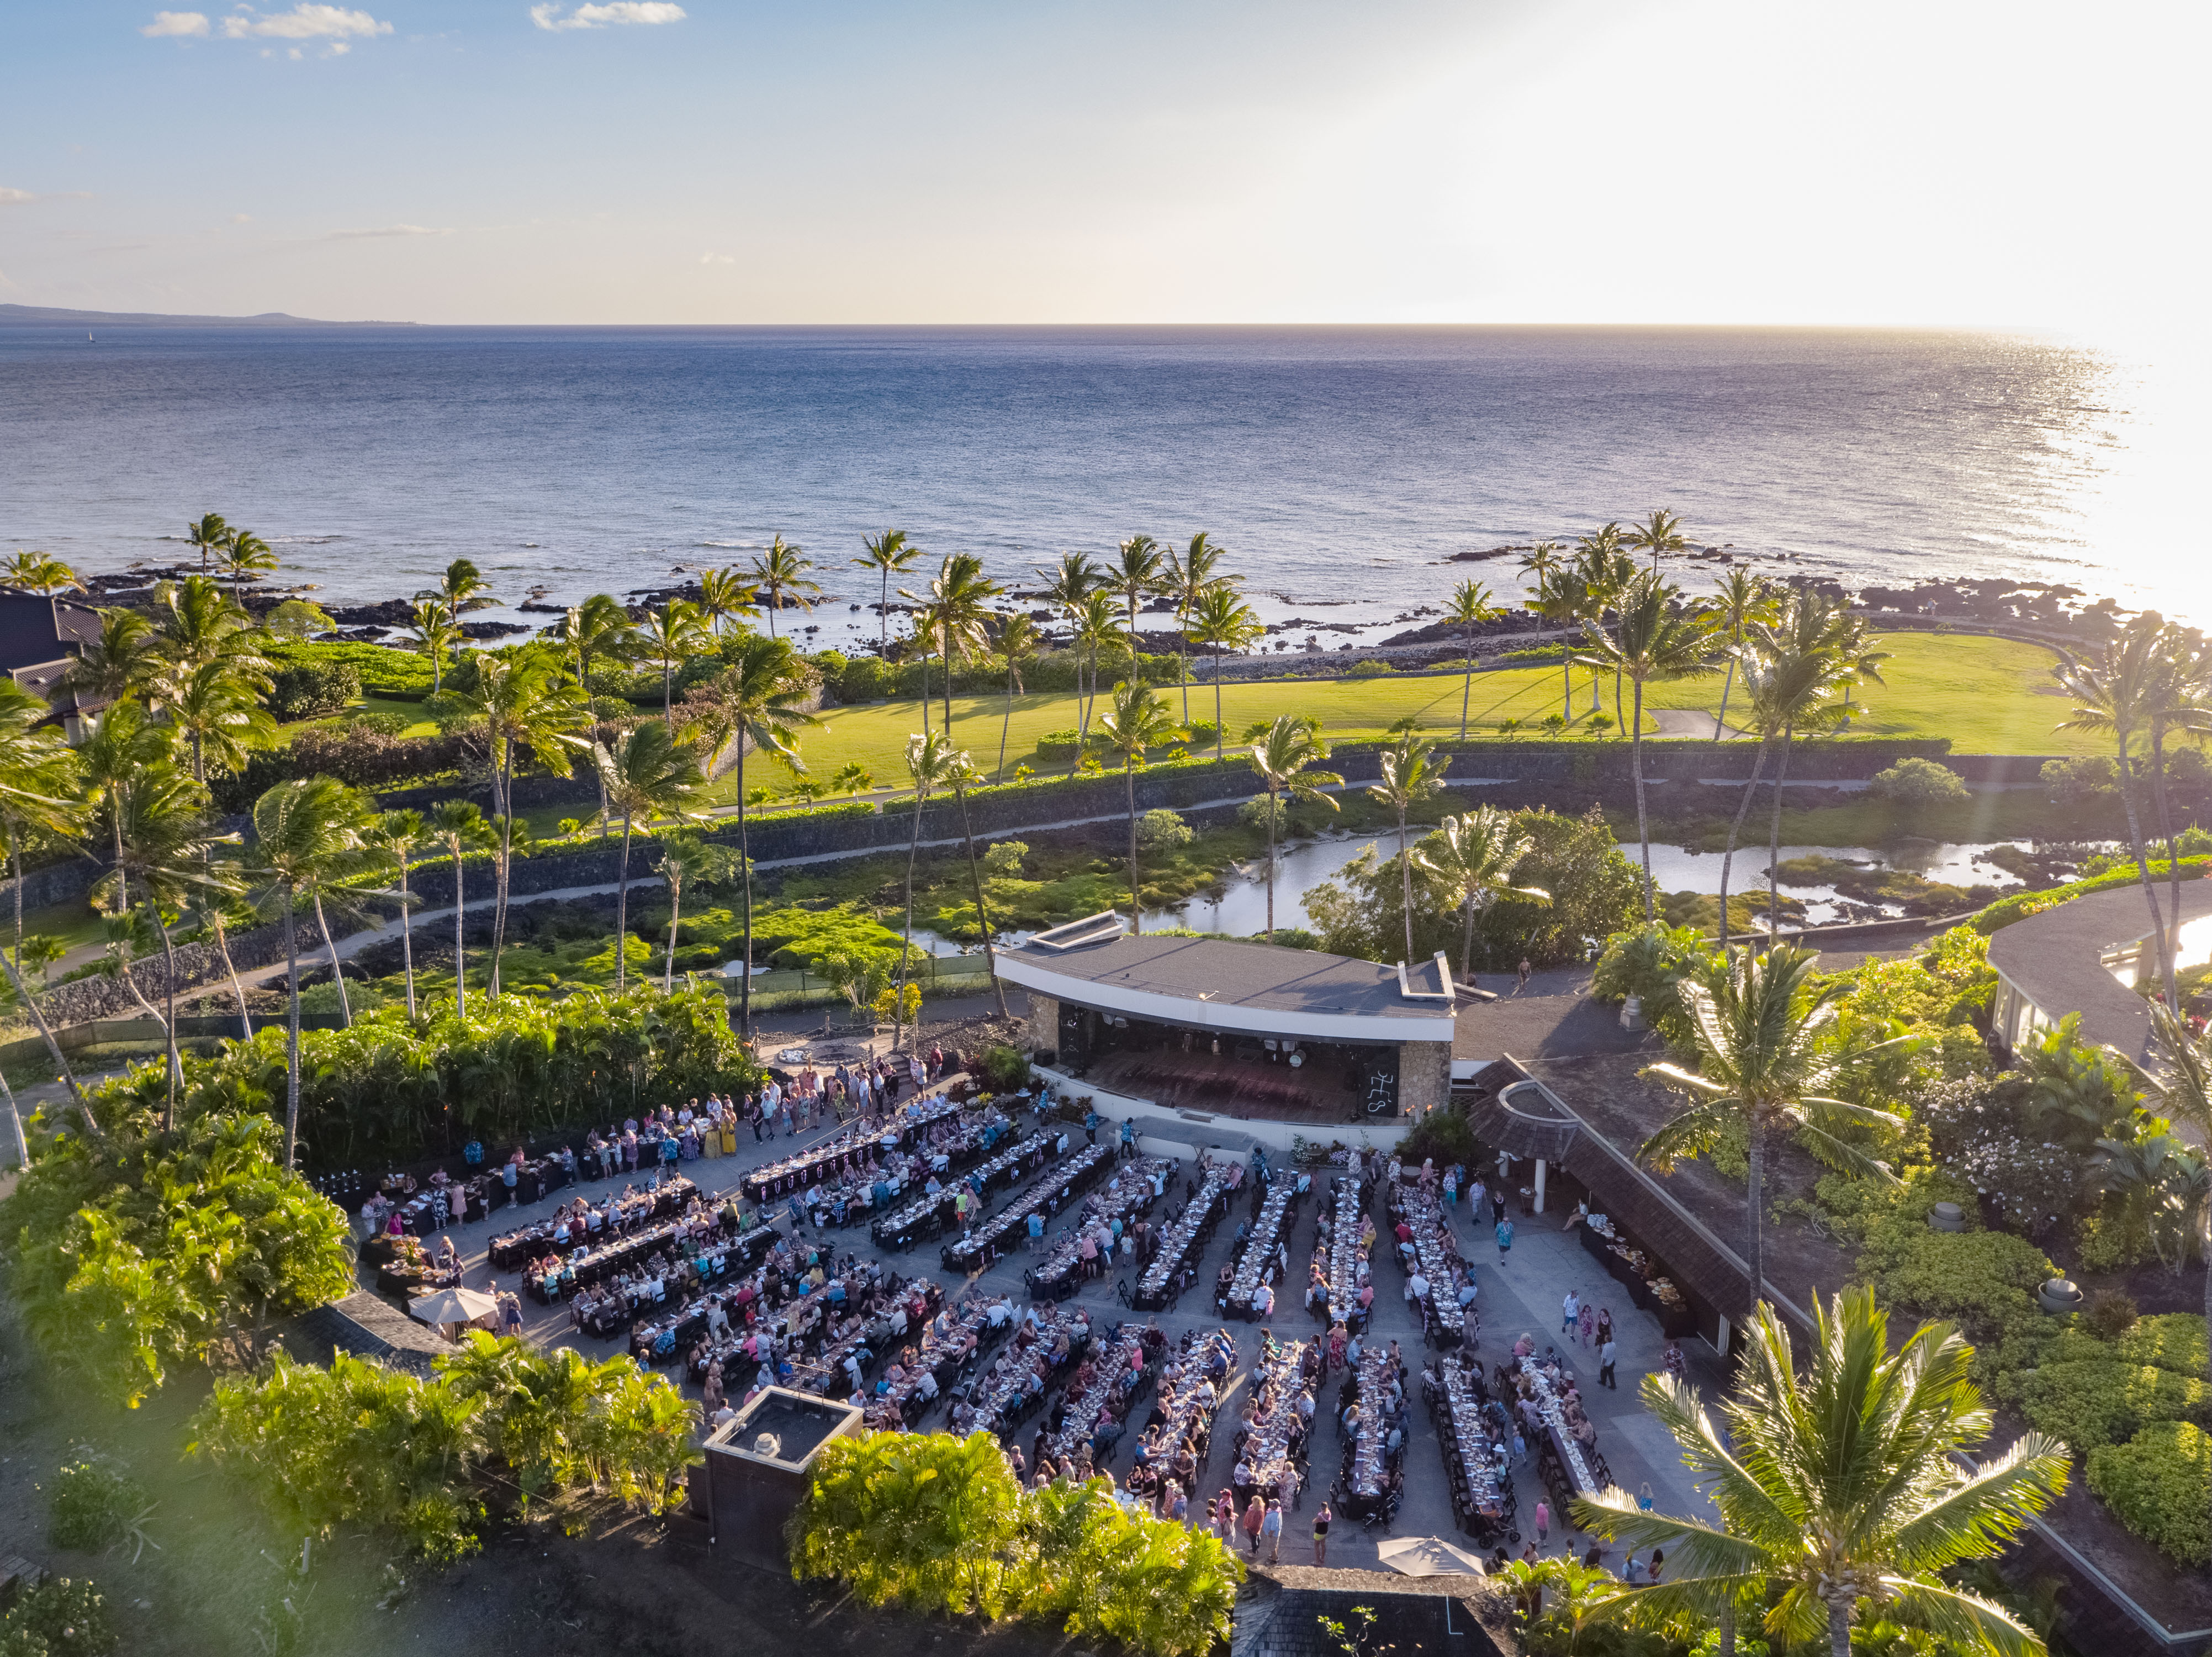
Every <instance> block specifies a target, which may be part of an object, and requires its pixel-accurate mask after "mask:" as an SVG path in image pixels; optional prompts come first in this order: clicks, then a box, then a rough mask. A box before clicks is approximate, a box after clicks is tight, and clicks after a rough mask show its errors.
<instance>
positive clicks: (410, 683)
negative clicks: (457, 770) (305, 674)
mask: <svg viewBox="0 0 2212 1657" xmlns="http://www.w3.org/2000/svg"><path fill="white" fill-rule="evenodd" d="M268 655H269V658H270V661H274V662H276V663H277V664H278V665H279V666H280V667H282V666H285V665H289V664H298V665H301V666H305V665H307V664H311V663H312V664H321V663H336V664H343V666H346V667H351V668H352V669H353V670H354V671H355V672H356V673H358V674H360V676H361V688H362V690H364V691H368V692H369V693H370V694H372V695H375V696H392V697H401V698H408V699H413V698H419V697H424V696H428V694H429V693H430V677H431V673H430V659H429V657H428V656H422V655H416V654H415V652H414V651H412V650H395V649H392V648H391V647H390V646H389V645H384V644H313V643H280V644H272V645H270V647H269V650H268ZM446 667H447V672H448V673H450V672H451V671H452V669H453V661H452V659H451V658H450V657H448V658H447V662H446Z"/></svg>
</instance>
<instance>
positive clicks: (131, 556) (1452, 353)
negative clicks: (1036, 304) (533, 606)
mask: <svg viewBox="0 0 2212 1657" xmlns="http://www.w3.org/2000/svg"><path fill="white" fill-rule="evenodd" d="M2141 387H2142V381H2140V379H2138V378H2136V377H2135V376H2134V375H2133V374H2132V372H2131V370H2130V369H2129V368H2128V366H2127V365H2126V364H2124V363H2123V362H2118V361H2117V360H2115V359H2114V358H2112V357H2111V356H2106V355H2105V354H2102V353H2100V352H2098V351H2095V350H2088V349H2085V348H2082V347H2081V346H2077V345H2069V344H2062V343H2057V342H2054V341H2051V340H2045V339H2039V338H2024V337H2019V336H2008V335H1998V334H1985V333H1972V332H1863V331H1820V330H1748V329H1747V330H1731V329H1633V328H1617V329H1616V328H1582V329H1573V328H1336V327H1317V328H1272V327H1255V328H1152V327H1127V328H930V329H914V328H714V329H659V328H653V329H635V328H633V329H599V328H575V329H538V328H498V329H492V328H431V327H412V328H311V329H290V328H251V329H249V328H234V329H181V328H180V329H154V328H138V329H133V328H127V327H116V328H112V329H109V330H105V331H100V330H96V331H95V337H94V338H92V339H89V340H88V338H86V336H85V334H84V333H83V332H82V331H76V330H68V329H52V328H29V327H20V326H17V327H6V328H0V548H13V547H16V546H27V547H40V548H43V549H45V550H46V551H51V552H52V553H54V554H55V555H56V556H58V557H62V558H64V559H65V560H67V561H69V562H70V563H71V564H75V565H76V566H77V567H78V568H80V569H81V570H88V571H102V570H120V569H124V568H126V567H128V566H129V565H131V564H134V563H137V564H146V563H155V564H158V563H165V562H170V561H173V560H175V559H178V558H179V557H183V556H185V554H186V551H187V549H185V547H183V546H182V545H180V539H181V536H182V532H183V530H184V528H185V524H186V522H187V521H189V520H191V519H194V518H196V517H197V516H198V515H200V514H202V513H204V512H209V511H215V512H220V513H222V514H223V515H225V516H226V517H227V518H228V519H229V520H230V521H232V522H233V523H234V524H241V525H244V526H246V527H249V528H251V529H252V530H254V531H255V532H256V533H259V534H260V535H261V536H263V537H264V539H267V540H268V541H269V542H270V544H271V545H272V546H273V547H274V548H275V549H276V551H277V553H278V555H279V556H280V557H282V558H283V562H284V565H285V572H286V573H285V577H284V578H285V579H288V580H289V581H293V582H300V583H303V584H313V586H314V587H315V588H317V589H318V591H319V596H320V597H322V598H323V599H325V600H326V601H347V602H352V601H359V600H374V599H381V598H388V597H392V596H404V595H406V594H411V593H412V592H414V591H415V590H416V588H420V587H422V586H425V585H427V584H428V583H430V582H433V581H435V578H436V576H437V573H438V572H439V571H440V570H441V569H442V568H443V567H444V565H445V564H446V563H447V561H448V560H450V559H452V558H453V557H461V556H466V557H471V558H473V559H475V560H476V561H477V564H480V565H481V566H482V567H483V569H484V570H486V572H487V573H488V574H489V576H491V577H492V579H493V581H494V583H495V589H496V590H497V591H498V593H499V594H500V596H501V598H502V599H505V600H509V601H510V602H517V601H520V600H522V599H524V598H525V597H526V596H528V595H529V594H531V593H532V589H538V592H537V596H538V597H539V598H540V599H541V600H544V601H549V602H555V603H562V602H568V601H571V600H574V599H577V598H580V597H581V596H583V595H584V594H588V593H591V592H593V591H599V590H609V591H614V592H617V593H622V592H626V591H630V590H635V589H642V588H652V587H654V586H658V585H664V584H666V583H668V582H671V581H672V580H675V579H680V576H679V575H678V572H679V571H688V570H697V569H700V568H702V567H707V566H710V565H714V564H726V563H731V562H740V563H742V562H744V560H745V559H746V558H747V557H748V556H749V555H750V552H752V551H756V550H757V549H759V548H761V547H763V546H764V545H766V544H767V543H768V541H769V539H770V537H772V536H774V535H775V534H778V533H781V534H782V535H783V536H784V537H786V539H789V540H793V541H796V542H798V543H799V544H800V545H802V546H804V547H805V549H806V550H807V551H808V552H809V553H810V554H811V556H812V557H814V558H815V559H816V561H817V565H819V566H820V569H819V571H818V573H819V575H820V576H821V579H822V580H823V583H824V586H825V588H827V589H828V592H827V596H828V599H829V602H826V603H825V604H824V605H823V607H822V609H821V611H820V612H818V613H817V616H816V617H815V618H813V619H814V621H815V623H816V624H817V625H818V626H819V627H820V630H821V631H820V634H819V635H818V636H817V639H816V642H817V643H822V644H829V643H840V642H842V641H843V640H844V639H845V638H847V637H873V636H874V633H875V631H876V630H875V618H874V617H873V616H872V615H868V614H866V613H864V612H862V613H856V612H854V610H853V609H852V608H850V607H849V606H853V605H855V604H858V603H860V601H862V600H872V599H873V597H874V595H875V590H876V589H875V585H874V582H872V580H871V579H869V578H868V577H866V576H864V575H863V574H862V573H861V572H860V571H859V570H855V569H854V568H853V567H852V565H851V564H850V562H849V560H850V559H851V557H853V555H854V554H855V553H857V552H859V551H860V540H861V537H862V536H863V535H865V534H867V533H872V532H874V531H877V530H879V529H882V528H884V527H902V528H904V529H906V530H907V531H908V533H909V536H910V538H911V539H914V540H915V541H916V542H918V543H919V544H920V545H922V546H923V547H924V548H925V549H927V551H929V552H930V553H931V554H936V553H939V552H949V551H974V552H976V553H979V554H981V556H982V557H983V558H984V560H985V562H986V564H987V566H988V567H989V568H990V570H992V571H993V573H994V575H995V576H998V577H999V578H1000V580H1001V581H1004V582H1006V583H1007V584H1008V585H1009V586H1016V585H1018V584H1021V583H1023V582H1029V581H1030V580H1031V579H1032V577H1031V573H1030V572H1031V571H1032V570H1034V569H1035V567H1036V566H1037V565H1040V564H1045V563H1048V561H1050V560H1052V559H1053V558H1054V557H1057V556H1058V555H1059V554H1060V552H1062V551H1073V550H1081V551H1090V552H1092V553H1094V554H1096V555H1098V556H1100V557H1110V556H1111V555H1112V553H1113V551H1114V549H1115V545H1116V544H1117V543H1118V542H1119V541H1120V540H1121V539H1123V538H1125V537H1127V536H1128V535H1131V534H1133V533H1138V532H1140V531H1141V532H1143V533H1149V534H1152V535H1153V536H1155V537H1157V538H1158V539H1160V540H1162V541H1164V542H1175V543H1180V542H1182V541H1184V540H1187V539H1188V537H1189V536H1190V535H1191V534H1192V533H1194V532H1195V531H1198V530H1201V529H1203V530H1206V531H1207V532H1209V533H1212V536H1213V537H1214V538H1215V539H1217V540H1218V541H1220V542H1222V543H1223V544H1224V545H1226V546H1227V547H1228V548H1229V549H1230V552H1231V557H1230V563H1231V565H1232V566H1233V567H1234V568H1236V569H1237V570H1241V571H1242V572H1243V574H1244V575H1245V576H1246V578H1247V582H1248V586H1249V590H1250V591H1251V593H1252V594H1253V597H1254V599H1255V603H1256V604H1257V606H1258V607H1259V608H1260V610H1261V613H1262V615H1263V616H1264V617H1266V618H1268V619H1270V620H1273V621H1284V620H1288V619H1291V618H1299V619H1303V620H1308V621H1327V622H1332V623H1334V624H1338V625H1339V626H1340V627H1342V628H1346V629H1356V630H1358V631H1356V632H1347V633H1346V634H1344V635H1341V636H1329V637H1328V643H1338V642H1340V637H1354V638H1358V637H1365V638H1370V639H1372V638H1379V637H1383V636H1384V635H1385V634H1387V633H1388V632H1390V631H1396V630H1397V629H1399V628H1401V627H1402V626H1404V625H1405V624H1407V620H1408V619H1418V618H1419V614H1420V612H1421V611H1422V610H1423V609H1424V608H1432V607H1433V606H1435V605H1436V604H1437V602H1438V601H1439V600H1440V597H1441V595H1442V594H1443V593H1444V592H1445V591H1446V590H1447V589H1448V588H1449V587H1450V586H1451V585H1452V584H1453V583H1454V582H1456V581H1457V580H1459V579H1460V578H1461V577H1462V576H1465V575H1469V574H1472V575H1474V576H1478V577H1480V578H1481V579H1484V580H1486V581H1489V582H1492V583H1493V584H1494V585H1504V586H1509V587H1510V583H1511V581H1512V564H1511V561H1510V559H1499V560H1496V561H1493V562H1490V563H1487V564H1473V565H1465V564H1449V563H1447V562H1446V561H1447V560H1449V558H1450V557H1451V555H1452V554H1454V553H1455V552H1461V551H1468V550H1480V549H1486V548H1489V547H1493V546H1498V545H1505V544H1509V543H1519V542H1526V541H1528V540H1529V539H1534V538H1537V537H1545V536H1548V537H1553V538H1559V539H1571V537H1572V536H1573V535H1575V534H1576V533H1580V532H1583V531H1584V530H1587V529H1589V528H1590V527H1595V525H1596V524H1598V523H1600V522H1601V521H1604V520H1607V519H1622V520H1629V519H1634V518H1637V517H1640V516H1642V515H1645V514H1647V513H1649V512H1650V510H1651V509H1654V508H1656V507H1665V508H1668V509H1671V510H1673V511H1674V512H1677V513H1680V515H1682V517H1683V518H1684V519H1685V521H1686V524H1687V527H1688V530H1689V533H1690V534H1691V536H1692V539H1693V540H1695V541H1697V542H1699V544H1702V545H1711V546H1725V547H1729V548H1730V549H1732V550H1733V551H1735V553H1736V554H1737V555H1738V556H1739V557H1747V558H1750V559H1752V560H1753V566H1754V567H1755V568H1759V569H1762V570H1771V571H1773V572H1776V573H1781V572H1785V571H1796V572H1802V573H1808V574H1820V575H1832V576H1836V577H1837V578H1838V579H1839V580H1841V581H1843V582H1844V583H1845V584H1846V585H1847V586H1857V585H1860V584H1863V583H1868V582H1879V583H1882V584H1887V585H1908V584H1910V583H1911V582H1916V581H1919V580H1923V579H1929V578H1946V577H1956V576H1990V575H2001V576H2015V577H2018V578H2021V579H2026V580H2033V581H2041V582H2064V583H2068V584H2070V585H2073V586H2076V587H2079V588H2083V589H2084V590H2085V591H2087V593H2089V594H2093V595H2102V594H2111V595H2112V596H2113V597H2115V598H2117V599H2118V600H2119V601H2120V602H2121V603H2122V604H2123V605H2124V606H2127V607H2130V608H2133V607H2136V606H2142V605H2158V606H2162V607H2164V608H2166V610H2167V612H2169V613H2172V614H2178V615H2182V616H2185V617H2191V616H2194V617H2195V618H2197V619H2203V618H2205V616H2206V614H2207V613H2208V612H2212V605H2208V604H2207V603H2206V601H2205V600H2206V599H2207V596H2208V594H2207V593H2206V590H2205V586H2206V579H2207V578H2206V576H2205V575H2204V561H2203V558H2202V557H2201V556H2192V557H2176V556H2174V549H2172V547H2170V546H2167V545H2163V544H2162V540H2161V538H2160V536H2158V535H2156V534H2154V533H2149V532H2148V530H2146V529H2145V528H2144V526H2146V525H2148V524H2150V523H2152V522H2154V521H2156V515H2155V514H2154V513H2152V514H2148V515H2147V514H2146V512H2145V511H2144V510H2142V503H2141V501H2140V500H2138V499H2137V498H2136V496H2148V495H2159V496H2161V498H2163V497H2165V496H2171V495H2172V494H2173V493H2174V492H2176V489H2177V485H2176V484H2175V483H2174V480H2173V479H2172V478H2148V479H2146V478H2145V477H2144V475H2143V471H2144V468H2143V466H2142V454H2148V453H2152V452H2154V450H2155V448H2156V444H2155V442H2154V441H2153V440H2154V438H2155V437H2157V436H2159V434H2157V433H2155V432H2154V431H2152V429H2151V425H2152V422H2150V421H2149V420H2148V419H2147V417H2145V416H2144V415H2143V414H2142V411H2140V410H2139V409H2138V408H2137V407H2136V406H2135V404H2134V402H2133V401H2132V400H2131V399H2134V398H2135V397H2136V394H2137V393H2139V392H2140V389H2141ZM2167 436H2169V438H2170V433H2168V434H2167ZM2189 453H2190V454H2191V455H2193V454H2194V453H2195V451H2194V449H2193V448H2191V450H2190V451H2189ZM2194 464H2195V463H2194V460H2191V462H2190V470H2191V475H2192V476H2193V471H2194ZM2130 491H2132V493H2130ZM1712 569H1713V566H1711V565H1710V564H1707V565H1701V566H1694V567H1692V566H1686V567H1685V569H1684V571H1683V577H1684V580H1685V582H1686V585H1689V586H1691V587H1692V588H1697V587H1699V586H1702V585H1706V584H1709V583H1710V581H1711V574H1712Z"/></svg>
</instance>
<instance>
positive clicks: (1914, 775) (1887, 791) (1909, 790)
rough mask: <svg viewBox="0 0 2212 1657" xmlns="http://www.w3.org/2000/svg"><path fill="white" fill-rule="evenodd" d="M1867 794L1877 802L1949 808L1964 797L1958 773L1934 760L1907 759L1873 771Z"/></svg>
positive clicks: (1964, 791)
mask: <svg viewBox="0 0 2212 1657" xmlns="http://www.w3.org/2000/svg"><path fill="white" fill-rule="evenodd" d="M1869 792H1871V793H1872V794H1873V795H1874V797H1875V799H1877V800H1887V801H1889V802H1890V803H1891V804H1892V805H1897V806H1905V807H1921V806H1941V805H1948V804H1949V803H1951V802H1952V801H1957V800H1964V799H1966V797H1967V791H1966V783H1963V782H1961V781H1960V778H1959V773H1958V772H1956V771H1953V770H1952V769H1951V768H1950V767H1949V766H1948V765H1939V764H1938V763H1937V762H1936V761H1935V760H1933V759H1922V758H1917V756H1908V757H1906V758H1903V759H1900V760H1899V761H1898V762H1897V763H1896V764H1895V765H1892V766H1890V767H1889V768H1888V769H1887V771H1876V772H1875V776H1874V782H1873V783H1872V784H1871V785H1870V786H1869Z"/></svg>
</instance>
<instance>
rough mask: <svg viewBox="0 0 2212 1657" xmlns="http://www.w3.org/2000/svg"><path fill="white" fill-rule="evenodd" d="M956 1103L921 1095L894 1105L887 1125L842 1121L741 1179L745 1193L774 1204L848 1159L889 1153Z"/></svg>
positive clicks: (953, 1112)
mask: <svg viewBox="0 0 2212 1657" xmlns="http://www.w3.org/2000/svg"><path fill="white" fill-rule="evenodd" d="M961 1108H962V1106H961V1104H960V1102H959V1101H958V1100H954V1099H952V1098H951V1097H949V1096H947V1095H946V1094H945V1093H922V1094H921V1095H919V1096H917V1097H915V1098H914V1099H910V1100H908V1101H907V1102H906V1103H905V1104H903V1105H902V1106H899V1108H898V1110H897V1112H896V1114H895V1115H894V1116H893V1118H892V1119H891V1121H890V1124H887V1125H885V1126H882V1127H871V1126H869V1125H867V1124H865V1123H862V1122H848V1123H847V1124H845V1125H844V1126H843V1127H842V1128H840V1129H838V1130H836V1132H835V1133H833V1134H831V1135H830V1136H829V1138H827V1139H825V1140H823V1142H821V1143H820V1144H818V1145H811V1146H809V1147H808V1148H806V1149H805V1150H803V1151H796V1152H793V1154H790V1155H788V1156H783V1157H779V1158H777V1159H776V1160H775V1161H773V1162H766V1163H763V1164H762V1165H761V1166H760V1167H757V1168H755V1169H753V1170H752V1171H751V1172H750V1173H747V1174H746V1175H745V1177H744V1191H745V1195H746V1196H748V1197H751V1198H752V1199H753V1200H754V1201H755V1202H757V1203H772V1202H780V1201H781V1200H782V1199H783V1198H785V1197H789V1196H791V1195H792V1194H793V1192H796V1191H803V1190H805V1188H806V1187H807V1186H809V1185H820V1184H821V1183H822V1182H823V1180H824V1179H828V1178H829V1176H830V1174H831V1173H832V1172H833V1171H835V1170H836V1169H838V1168H841V1167H842V1166H843V1164H844V1161H845V1160H846V1159H847V1158H848V1157H850V1156H855V1155H860V1156H865V1155H866V1154H868V1153H869V1152H870V1151H875V1152H877V1153H879V1154H880V1153H883V1152H886V1151H894V1150H897V1149H899V1148H901V1147H902V1146H904V1145H907V1144H908V1143H910V1142H912V1140H913V1138H914V1136H915V1135H916V1134H918V1133H920V1132H921V1131H922V1130H926V1129H927V1128H929V1127H931V1126H933V1125H934V1124H937V1123H939V1122H942V1121H945V1119H946V1118H950V1117H954V1116H957V1115H958V1114H959V1113H960V1111H961Z"/></svg>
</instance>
